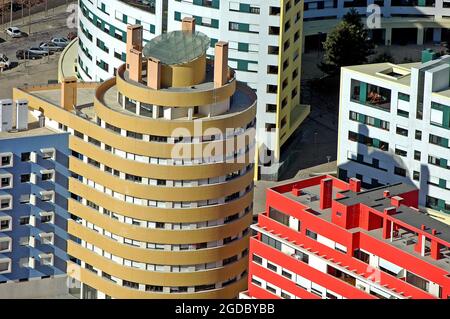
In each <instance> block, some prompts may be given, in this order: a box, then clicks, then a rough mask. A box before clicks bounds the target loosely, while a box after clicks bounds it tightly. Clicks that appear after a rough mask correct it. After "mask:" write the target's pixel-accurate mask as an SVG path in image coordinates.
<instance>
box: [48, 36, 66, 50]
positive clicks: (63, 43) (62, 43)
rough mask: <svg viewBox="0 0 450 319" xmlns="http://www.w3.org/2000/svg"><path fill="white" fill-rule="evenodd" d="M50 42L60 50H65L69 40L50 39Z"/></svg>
mask: <svg viewBox="0 0 450 319" xmlns="http://www.w3.org/2000/svg"><path fill="white" fill-rule="evenodd" d="M50 42H52V43H54V44H56V45H57V46H59V47H62V48H65V47H66V46H67V45H68V44H69V40H67V39H66V38H52V39H51V41H50Z"/></svg>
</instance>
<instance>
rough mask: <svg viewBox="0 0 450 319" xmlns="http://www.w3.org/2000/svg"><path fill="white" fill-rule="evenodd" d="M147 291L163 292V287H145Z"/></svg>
mask: <svg viewBox="0 0 450 319" xmlns="http://www.w3.org/2000/svg"><path fill="white" fill-rule="evenodd" d="M145 291H152V292H162V291H163V286H154V285H145Z"/></svg>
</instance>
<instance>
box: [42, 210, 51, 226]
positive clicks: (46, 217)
mask: <svg viewBox="0 0 450 319" xmlns="http://www.w3.org/2000/svg"><path fill="white" fill-rule="evenodd" d="M40 215H41V223H43V224H53V223H54V218H55V214H54V213H53V212H43V213H41V214H40Z"/></svg>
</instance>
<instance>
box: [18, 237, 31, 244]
mask: <svg viewBox="0 0 450 319" xmlns="http://www.w3.org/2000/svg"><path fill="white" fill-rule="evenodd" d="M29 244H30V237H28V236H25V237H20V238H19V245H20V246H28V245H29Z"/></svg>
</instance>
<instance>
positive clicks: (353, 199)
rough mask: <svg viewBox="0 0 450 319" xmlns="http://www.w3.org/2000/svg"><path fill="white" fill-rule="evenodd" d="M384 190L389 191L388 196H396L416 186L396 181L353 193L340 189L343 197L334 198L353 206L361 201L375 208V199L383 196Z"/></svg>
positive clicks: (376, 202) (412, 189)
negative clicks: (395, 182)
mask: <svg viewBox="0 0 450 319" xmlns="http://www.w3.org/2000/svg"><path fill="white" fill-rule="evenodd" d="M386 190H388V191H389V193H390V196H397V195H399V194H404V193H407V192H411V191H414V190H417V187H415V186H413V185H409V184H405V183H397V184H392V185H386V186H381V187H377V188H373V189H370V190H365V191H362V192H359V193H355V192H352V191H342V192H341V194H342V195H344V196H345V197H343V198H339V199H336V201H338V202H339V203H341V204H344V205H346V206H353V205H356V204H360V203H361V204H365V205H367V206H370V207H373V208H376V207H377V206H378V204H379V203H378V201H377V200H379V199H383V198H384V196H383V193H384V191H386ZM389 207H390V206H389ZM383 210H384V208H383ZM383 210H381V211H383Z"/></svg>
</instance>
